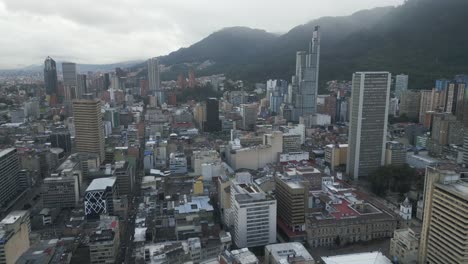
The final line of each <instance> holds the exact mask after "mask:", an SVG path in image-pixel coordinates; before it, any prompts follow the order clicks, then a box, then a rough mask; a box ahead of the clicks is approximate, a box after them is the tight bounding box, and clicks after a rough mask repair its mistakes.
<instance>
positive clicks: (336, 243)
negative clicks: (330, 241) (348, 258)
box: [335, 236, 341, 246]
mask: <svg viewBox="0 0 468 264" xmlns="http://www.w3.org/2000/svg"><path fill="white" fill-rule="evenodd" d="M340 244H341V238H340V236H336V237H335V245H337V246H340Z"/></svg>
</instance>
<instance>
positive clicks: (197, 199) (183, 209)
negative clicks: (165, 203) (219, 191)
mask: <svg viewBox="0 0 468 264" xmlns="http://www.w3.org/2000/svg"><path fill="white" fill-rule="evenodd" d="M174 209H175V210H176V211H178V212H179V214H189V213H196V212H199V211H213V210H214V209H213V206H212V205H211V204H210V197H208V196H193V197H192V201H191V202H187V203H185V204H181V205H179V206H177V207H175V208H174Z"/></svg>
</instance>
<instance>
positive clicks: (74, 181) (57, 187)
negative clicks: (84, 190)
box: [41, 175, 80, 209]
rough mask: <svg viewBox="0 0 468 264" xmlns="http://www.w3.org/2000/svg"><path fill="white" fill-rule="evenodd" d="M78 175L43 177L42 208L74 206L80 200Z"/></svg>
mask: <svg viewBox="0 0 468 264" xmlns="http://www.w3.org/2000/svg"><path fill="white" fill-rule="evenodd" d="M78 178H79V177H78V176H75V175H73V176H60V177H59V176H57V177H48V178H45V179H44V183H43V184H42V186H41V194H42V203H43V206H44V208H59V209H62V208H74V207H76V206H77V205H78V202H79V200H80V186H79V181H78Z"/></svg>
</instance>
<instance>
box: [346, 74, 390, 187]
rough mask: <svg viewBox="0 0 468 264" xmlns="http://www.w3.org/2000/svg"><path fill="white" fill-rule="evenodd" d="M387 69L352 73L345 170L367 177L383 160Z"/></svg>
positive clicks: (388, 92)
mask: <svg viewBox="0 0 468 264" xmlns="http://www.w3.org/2000/svg"><path fill="white" fill-rule="evenodd" d="M390 83H391V74H390V73H389V72H357V73H355V74H353V81H352V94H351V115H350V124H349V137H348V142H349V148H348V162H347V167H346V172H347V173H349V174H350V175H351V176H353V177H354V179H357V178H358V177H361V176H368V175H369V174H370V173H372V172H373V171H374V170H376V169H377V168H378V167H379V166H381V165H383V164H384V162H385V143H386V136H387V116H388V102H389V97H390Z"/></svg>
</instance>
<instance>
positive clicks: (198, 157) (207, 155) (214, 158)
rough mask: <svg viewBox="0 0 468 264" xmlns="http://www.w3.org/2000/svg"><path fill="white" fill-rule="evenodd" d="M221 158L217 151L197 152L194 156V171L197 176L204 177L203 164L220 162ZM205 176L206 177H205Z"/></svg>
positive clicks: (194, 152)
mask: <svg viewBox="0 0 468 264" xmlns="http://www.w3.org/2000/svg"><path fill="white" fill-rule="evenodd" d="M220 161H221V158H220V156H219V153H218V152H217V151H216V150H212V149H211V150H195V151H193V154H192V163H191V164H192V169H193V172H194V174H195V175H196V176H198V175H202V164H204V163H213V162H220ZM203 176H205V175H203Z"/></svg>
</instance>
